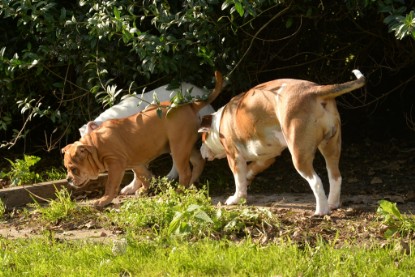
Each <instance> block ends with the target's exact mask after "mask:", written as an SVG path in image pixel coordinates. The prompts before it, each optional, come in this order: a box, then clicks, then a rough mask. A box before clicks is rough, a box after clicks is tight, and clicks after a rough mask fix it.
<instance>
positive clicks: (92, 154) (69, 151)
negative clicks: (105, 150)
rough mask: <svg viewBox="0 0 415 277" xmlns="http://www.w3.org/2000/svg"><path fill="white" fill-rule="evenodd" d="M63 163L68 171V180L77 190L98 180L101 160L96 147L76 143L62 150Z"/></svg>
mask: <svg viewBox="0 0 415 277" xmlns="http://www.w3.org/2000/svg"><path fill="white" fill-rule="evenodd" d="M62 153H63V154H64V158H63V162H64V165H65V167H66V169H67V171H68V174H67V176H66V180H67V181H68V183H69V184H70V185H71V186H73V187H76V188H80V187H83V186H85V185H86V184H87V183H88V182H89V180H94V179H97V178H98V174H99V167H98V164H99V160H98V156H97V150H96V148H95V146H92V145H86V144H82V143H81V142H75V143H73V144H68V145H67V146H65V147H64V148H62Z"/></svg>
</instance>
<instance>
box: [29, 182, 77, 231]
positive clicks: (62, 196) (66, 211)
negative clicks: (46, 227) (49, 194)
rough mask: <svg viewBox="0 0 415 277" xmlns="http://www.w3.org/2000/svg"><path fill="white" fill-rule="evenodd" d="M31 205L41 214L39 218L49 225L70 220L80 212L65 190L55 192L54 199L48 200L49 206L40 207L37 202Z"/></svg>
mask: <svg viewBox="0 0 415 277" xmlns="http://www.w3.org/2000/svg"><path fill="white" fill-rule="evenodd" d="M32 205H33V206H34V207H35V209H36V210H37V211H38V212H39V213H40V214H41V218H42V219H43V220H45V221H46V222H49V223H56V222H58V221H60V220H64V219H71V218H72V217H73V216H74V215H76V214H77V213H78V212H79V211H80V207H79V206H78V204H77V203H76V202H74V201H73V200H72V199H71V195H70V193H69V192H68V190H67V189H66V188H62V189H60V190H57V192H56V199H53V200H50V201H49V205H47V206H42V205H40V204H39V203H38V202H35V203H34V204H32Z"/></svg>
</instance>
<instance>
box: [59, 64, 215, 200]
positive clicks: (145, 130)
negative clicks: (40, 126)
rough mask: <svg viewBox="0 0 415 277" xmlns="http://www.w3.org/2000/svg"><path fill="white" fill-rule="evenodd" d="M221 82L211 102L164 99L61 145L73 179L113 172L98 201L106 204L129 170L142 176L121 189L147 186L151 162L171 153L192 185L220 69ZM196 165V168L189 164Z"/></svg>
mask: <svg viewBox="0 0 415 277" xmlns="http://www.w3.org/2000/svg"><path fill="white" fill-rule="evenodd" d="M215 77H216V85H215V89H214V90H213V92H212V93H211V94H210V95H209V97H208V99H207V100H206V101H196V102H193V103H190V104H185V105H181V106H178V107H175V108H171V109H170V110H169V107H170V105H171V103H170V102H162V103H161V105H160V107H161V112H162V113H161V114H160V110H159V109H158V107H157V106H154V105H153V106H150V107H148V108H147V109H145V110H144V111H142V112H140V113H137V114H135V115H132V116H129V117H126V118H121V119H113V120H108V121H105V122H104V123H103V124H102V125H101V126H100V127H99V128H97V129H96V130H94V131H93V132H91V133H89V134H87V135H85V136H84V137H82V138H81V139H80V140H79V141H76V142H74V143H73V144H69V145H67V146H66V147H64V148H63V149H62V152H63V153H64V165H65V167H66V169H67V171H68V175H67V180H68V183H69V184H70V185H72V186H74V187H77V188H79V187H83V186H85V185H86V184H87V183H88V182H89V180H92V179H96V178H98V175H99V173H102V172H105V171H107V172H108V180H107V181H106V183H105V193H104V195H103V196H102V197H101V198H100V199H98V200H97V201H96V202H95V203H94V204H95V205H96V206H105V205H107V204H109V203H111V201H112V199H114V198H115V197H116V196H117V195H118V191H119V188H120V183H121V180H122V178H123V176H124V172H125V170H126V169H132V170H133V171H134V173H135V175H136V176H137V178H136V179H135V181H134V182H132V183H131V184H130V185H128V186H127V187H125V188H124V189H123V190H122V191H121V193H123V194H125V193H133V192H136V191H137V190H138V189H139V188H140V189H142V190H146V189H148V186H149V183H148V178H149V177H151V173H150V172H149V171H148V169H147V165H148V163H149V162H150V161H152V160H153V159H155V158H157V157H158V156H160V155H161V154H163V153H171V155H172V157H173V160H174V163H175V165H176V167H177V171H178V173H179V183H180V184H181V185H184V186H186V187H187V186H189V185H190V184H192V183H193V182H194V181H195V180H197V178H198V177H199V175H200V174H201V173H202V170H203V167H204V164H205V162H204V160H203V158H202V157H201V155H200V152H199V151H198V150H197V149H196V148H195V143H196V141H197V138H198V133H197V130H198V128H199V126H200V120H199V117H198V115H197V113H198V112H199V111H200V110H201V109H202V108H203V107H205V106H206V105H208V104H210V103H211V102H212V101H213V100H214V99H215V98H216V97H217V96H218V95H219V93H220V92H221V90H222V85H223V84H222V75H221V73H220V72H215ZM189 161H190V163H191V164H192V169H191V167H190V164H189Z"/></svg>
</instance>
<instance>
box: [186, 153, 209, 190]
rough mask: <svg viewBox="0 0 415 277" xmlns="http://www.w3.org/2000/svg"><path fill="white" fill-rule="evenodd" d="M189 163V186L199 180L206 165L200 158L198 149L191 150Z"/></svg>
mask: <svg viewBox="0 0 415 277" xmlns="http://www.w3.org/2000/svg"><path fill="white" fill-rule="evenodd" d="M190 163H191V164H192V178H191V179H190V184H194V183H195V182H197V181H198V180H199V177H200V175H201V174H202V172H203V169H204V167H205V163H206V161H205V160H204V159H203V158H202V155H201V154H200V151H199V149H196V148H193V149H192V154H191V155H190Z"/></svg>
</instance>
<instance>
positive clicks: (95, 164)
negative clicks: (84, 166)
mask: <svg viewBox="0 0 415 277" xmlns="http://www.w3.org/2000/svg"><path fill="white" fill-rule="evenodd" d="M79 141H80V142H81V143H83V144H87V145H93V146H95V143H94V141H93V138H92V136H91V135H90V134H86V135H85V136H84V137H82V138H81V139H80V140H79ZM87 159H88V163H89V164H90V165H91V168H93V169H94V171H96V172H98V173H100V172H104V171H105V166H104V164H103V163H102V162H101V161H100V160H99V158H98V154H97V153H96V152H94V153H90V154H89V155H88V156H87Z"/></svg>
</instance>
